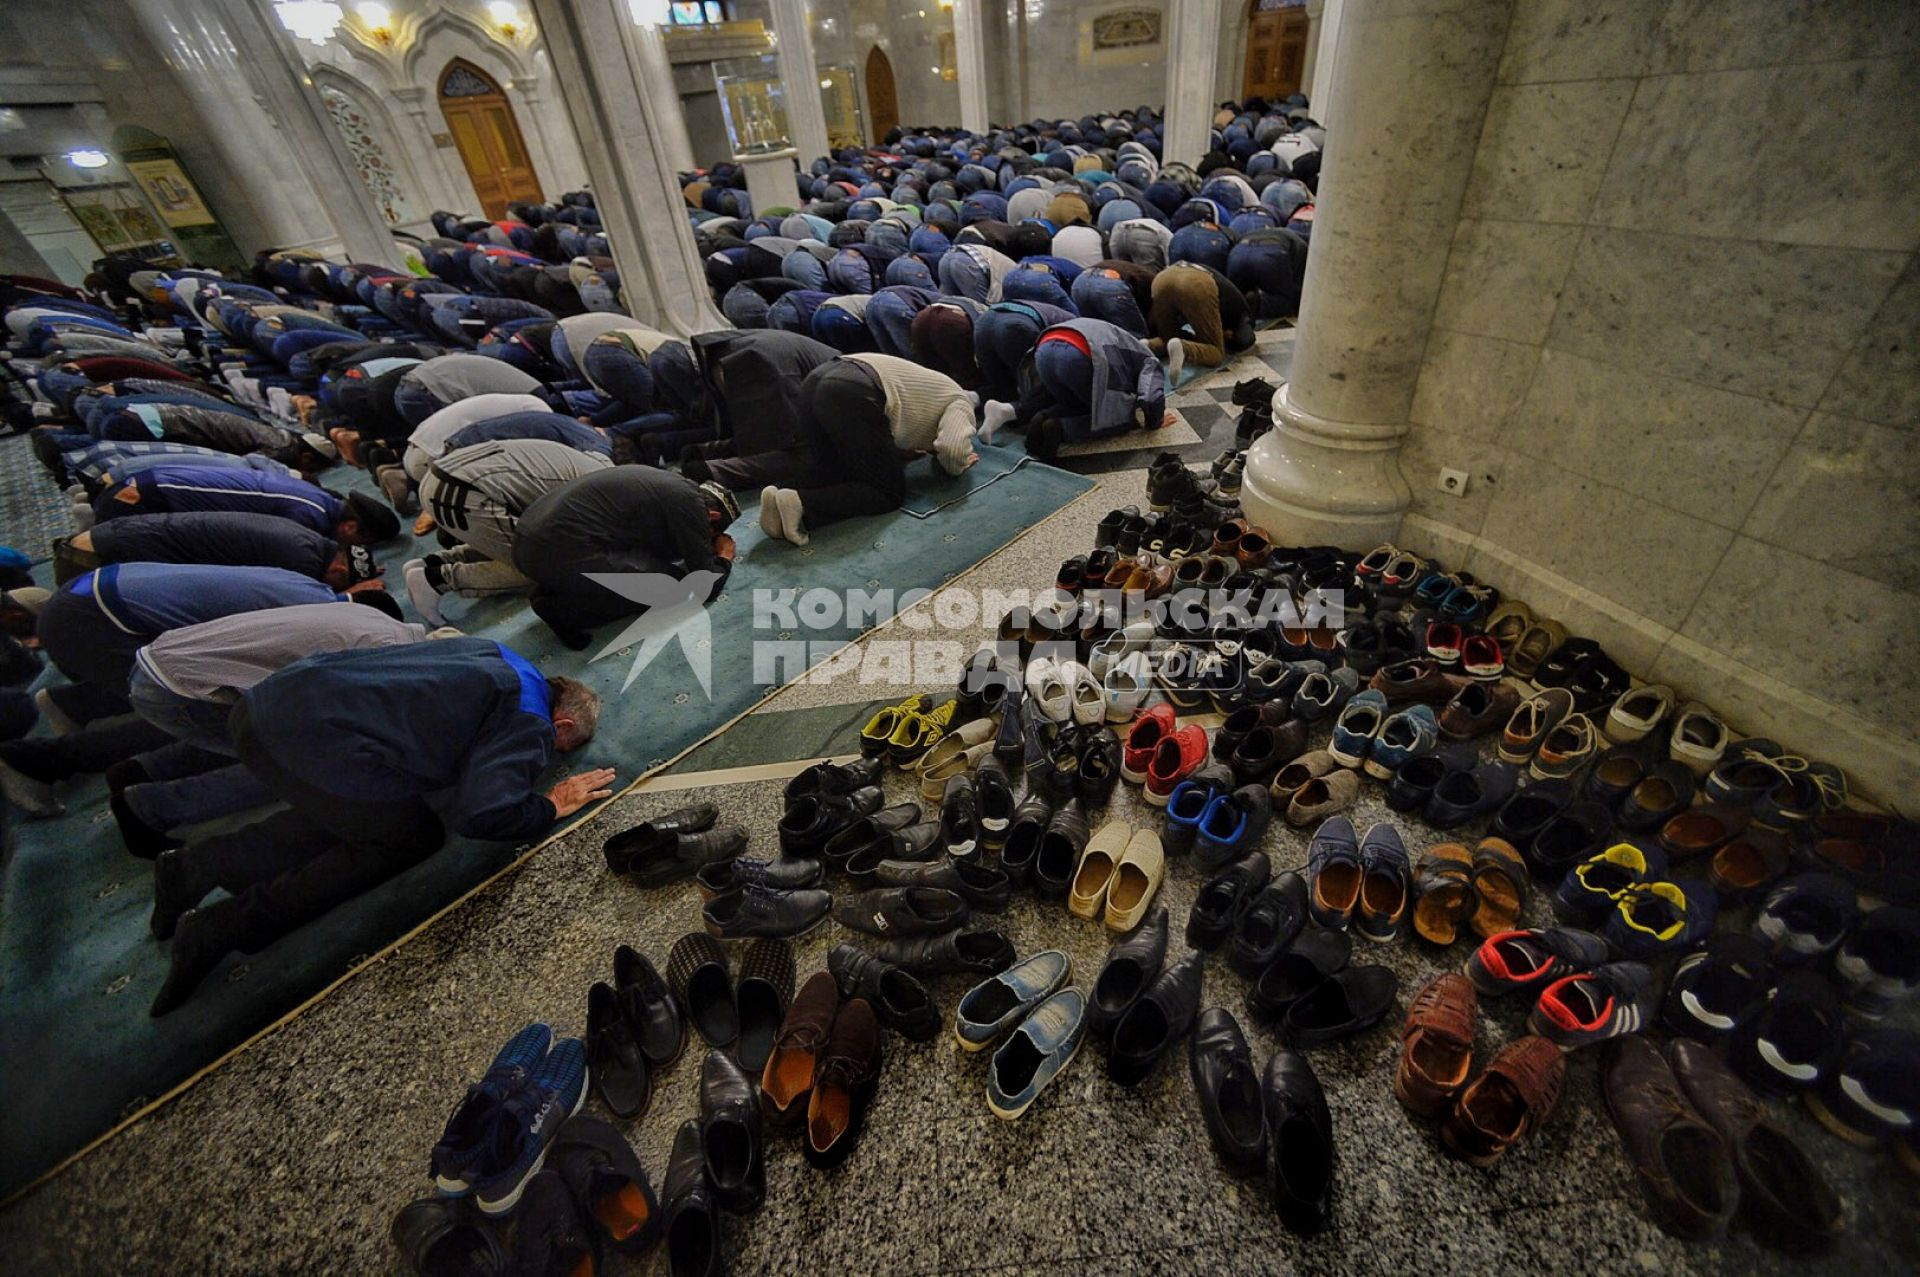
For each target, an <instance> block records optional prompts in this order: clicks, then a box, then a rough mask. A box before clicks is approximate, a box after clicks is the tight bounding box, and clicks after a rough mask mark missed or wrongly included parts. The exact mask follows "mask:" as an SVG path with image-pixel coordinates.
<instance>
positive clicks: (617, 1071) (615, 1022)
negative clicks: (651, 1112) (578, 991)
mask: <svg viewBox="0 0 1920 1277" xmlns="http://www.w3.org/2000/svg"><path fill="white" fill-rule="evenodd" d="M587 1076H589V1077H590V1078H592V1079H593V1089H594V1093H595V1094H597V1095H598V1096H599V1097H600V1102H601V1103H603V1104H605V1105H606V1106H607V1107H608V1108H609V1109H611V1110H612V1111H613V1115H614V1116H615V1117H617V1118H620V1119H622V1120H626V1119H630V1118H634V1117H638V1116H639V1115H640V1114H642V1113H644V1112H646V1111H647V1102H648V1101H649V1100H651V1099H652V1098H653V1079H652V1077H651V1076H650V1075H649V1073H648V1072H647V1057H646V1056H644V1055H642V1054H640V1043H639V1040H638V1039H636V1038H635V1037H634V1033H633V1026H632V1025H630V1024H628V1023H627V1020H626V1017H625V1016H623V1015H621V1014H620V996H619V995H618V994H616V993H615V992H614V991H613V986H612V985H610V984H607V983H605V982H604V981H598V980H596V981H595V982H594V984H593V987H592V988H590V989H588V990H587Z"/></svg>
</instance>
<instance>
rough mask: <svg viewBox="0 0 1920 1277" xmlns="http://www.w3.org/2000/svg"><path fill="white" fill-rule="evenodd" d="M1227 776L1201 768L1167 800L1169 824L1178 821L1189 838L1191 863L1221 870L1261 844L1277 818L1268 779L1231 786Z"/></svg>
mask: <svg viewBox="0 0 1920 1277" xmlns="http://www.w3.org/2000/svg"><path fill="white" fill-rule="evenodd" d="M1224 779H1229V778H1227V777H1222V776H1221V775H1219V774H1218V773H1217V772H1214V771H1213V769H1212V768H1201V769H1200V770H1199V771H1196V772H1195V773H1194V778H1192V779H1188V780H1184V781H1182V782H1180V784H1179V785H1178V786H1176V787H1175V789H1174V796H1173V797H1172V798H1170V799H1169V800H1168V802H1167V825H1168V827H1169V828H1172V827H1174V826H1176V825H1177V826H1179V827H1180V829H1181V834H1182V838H1183V840H1190V841H1191V844H1192V851H1193V863H1194V864H1195V866H1197V867H1198V868H1199V869H1200V870H1201V872H1203V873H1214V872H1217V871H1218V870H1220V869H1223V868H1225V867H1226V866H1227V865H1230V864H1232V863H1233V862H1234V861H1235V860H1238V859H1239V858H1240V857H1241V856H1243V855H1245V854H1246V853H1247V852H1249V851H1251V850H1254V849H1256V848H1258V847H1259V846H1260V844H1261V842H1262V840H1264V839H1265V838H1266V836H1267V827H1268V826H1269V825H1271V824H1272V823H1273V798H1272V796H1271V795H1270V794H1269V793H1268V792H1267V786H1266V785H1265V784H1264V783H1261V784H1249V785H1242V786H1241V787H1240V788H1238V789H1233V790H1228V789H1226V788H1225V787H1224V786H1222V784H1221V781H1222V780H1224ZM1196 808H1197V809H1198V810H1197V813H1196V810H1195V809H1196Z"/></svg>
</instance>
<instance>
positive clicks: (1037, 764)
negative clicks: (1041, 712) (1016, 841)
mask: <svg viewBox="0 0 1920 1277" xmlns="http://www.w3.org/2000/svg"><path fill="white" fill-rule="evenodd" d="M1027 729H1028V732H1029V736H1028V739H1027V749H1026V753H1025V755H1024V759H1025V767H1026V777H1027V785H1028V787H1029V788H1030V789H1031V788H1034V787H1039V788H1044V789H1045V790H1046V791H1047V792H1048V793H1049V794H1051V795H1052V796H1053V797H1054V798H1056V799H1067V798H1077V799H1078V800H1079V801H1080V802H1081V803H1083V804H1085V805H1086V806H1089V807H1104V806H1106V804H1107V801H1108V800H1109V799H1110V798H1112V797H1113V791H1114V790H1115V789H1116V788H1117V787H1118V786H1119V784H1120V774H1121V757H1122V748H1121V744H1120V738H1119V736H1117V735H1115V734H1114V730H1113V729H1112V728H1111V727H1108V726H1106V725H1105V724H1103V723H1102V724H1081V723H1073V724H1069V725H1067V726H1064V727H1059V728H1054V727H1053V726H1052V724H1044V725H1043V724H1042V722H1041V721H1040V720H1038V719H1034V718H1029V719H1028V720H1027Z"/></svg>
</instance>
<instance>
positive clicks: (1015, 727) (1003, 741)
mask: <svg viewBox="0 0 1920 1277" xmlns="http://www.w3.org/2000/svg"><path fill="white" fill-rule="evenodd" d="M1032 711H1033V707H1032V706H1031V705H1029V704H1027V702H1026V700H1025V699H1024V698H1023V697H1022V696H1021V695H1020V694H1019V693H1017V692H1016V693H1013V694H1011V695H1009V696H1008V697H1007V699H1006V703H1005V704H1003V705H1002V706H1001V707H1000V730H999V731H998V732H997V733H995V735H994V738H993V756H994V757H995V758H997V759H999V760H1000V762H1001V763H1002V764H1004V765H1005V766H1008V767H1012V766H1013V765H1014V764H1016V763H1018V762H1019V761H1020V760H1021V758H1023V757H1024V756H1025V755H1026V752H1027V715H1028V714H1029V713H1031V712H1032Z"/></svg>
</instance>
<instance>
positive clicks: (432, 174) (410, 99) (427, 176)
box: [393, 85, 479, 213]
mask: <svg viewBox="0 0 1920 1277" xmlns="http://www.w3.org/2000/svg"><path fill="white" fill-rule="evenodd" d="M393 99H394V101H396V102H398V103H399V104H400V108H401V110H403V111H405V112H406V117H407V121H408V122H409V123H410V124H411V125H412V126H413V136H414V139H415V145H414V149H413V153H414V155H415V156H416V157H419V156H424V157H425V159H424V160H423V161H421V163H420V164H419V165H418V167H419V168H420V170H421V171H420V177H421V180H423V181H425V182H427V183H429V184H431V186H432V187H433V189H432V191H431V192H430V196H431V198H432V200H433V203H434V207H436V208H441V209H445V210H446V211H447V212H449V213H459V212H464V211H466V210H468V209H474V208H478V207H479V201H478V199H476V198H475V196H474V193H473V182H472V180H471V179H470V178H468V177H467V170H466V169H465V168H463V167H462V166H461V165H460V163H459V160H458V158H457V157H458V152H456V151H455V150H454V149H453V148H452V147H451V146H436V145H434V141H433V135H434V134H435V133H445V132H446V131H447V126H446V121H444V120H440V119H436V118H435V116H434V114H433V112H432V111H431V110H430V109H429V107H430V106H435V105H438V101H437V99H434V98H429V97H428V96H427V91H426V89H424V88H422V87H420V86H418V85H411V86H409V87H407V88H404V89H395V90H394V91H393Z"/></svg>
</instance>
